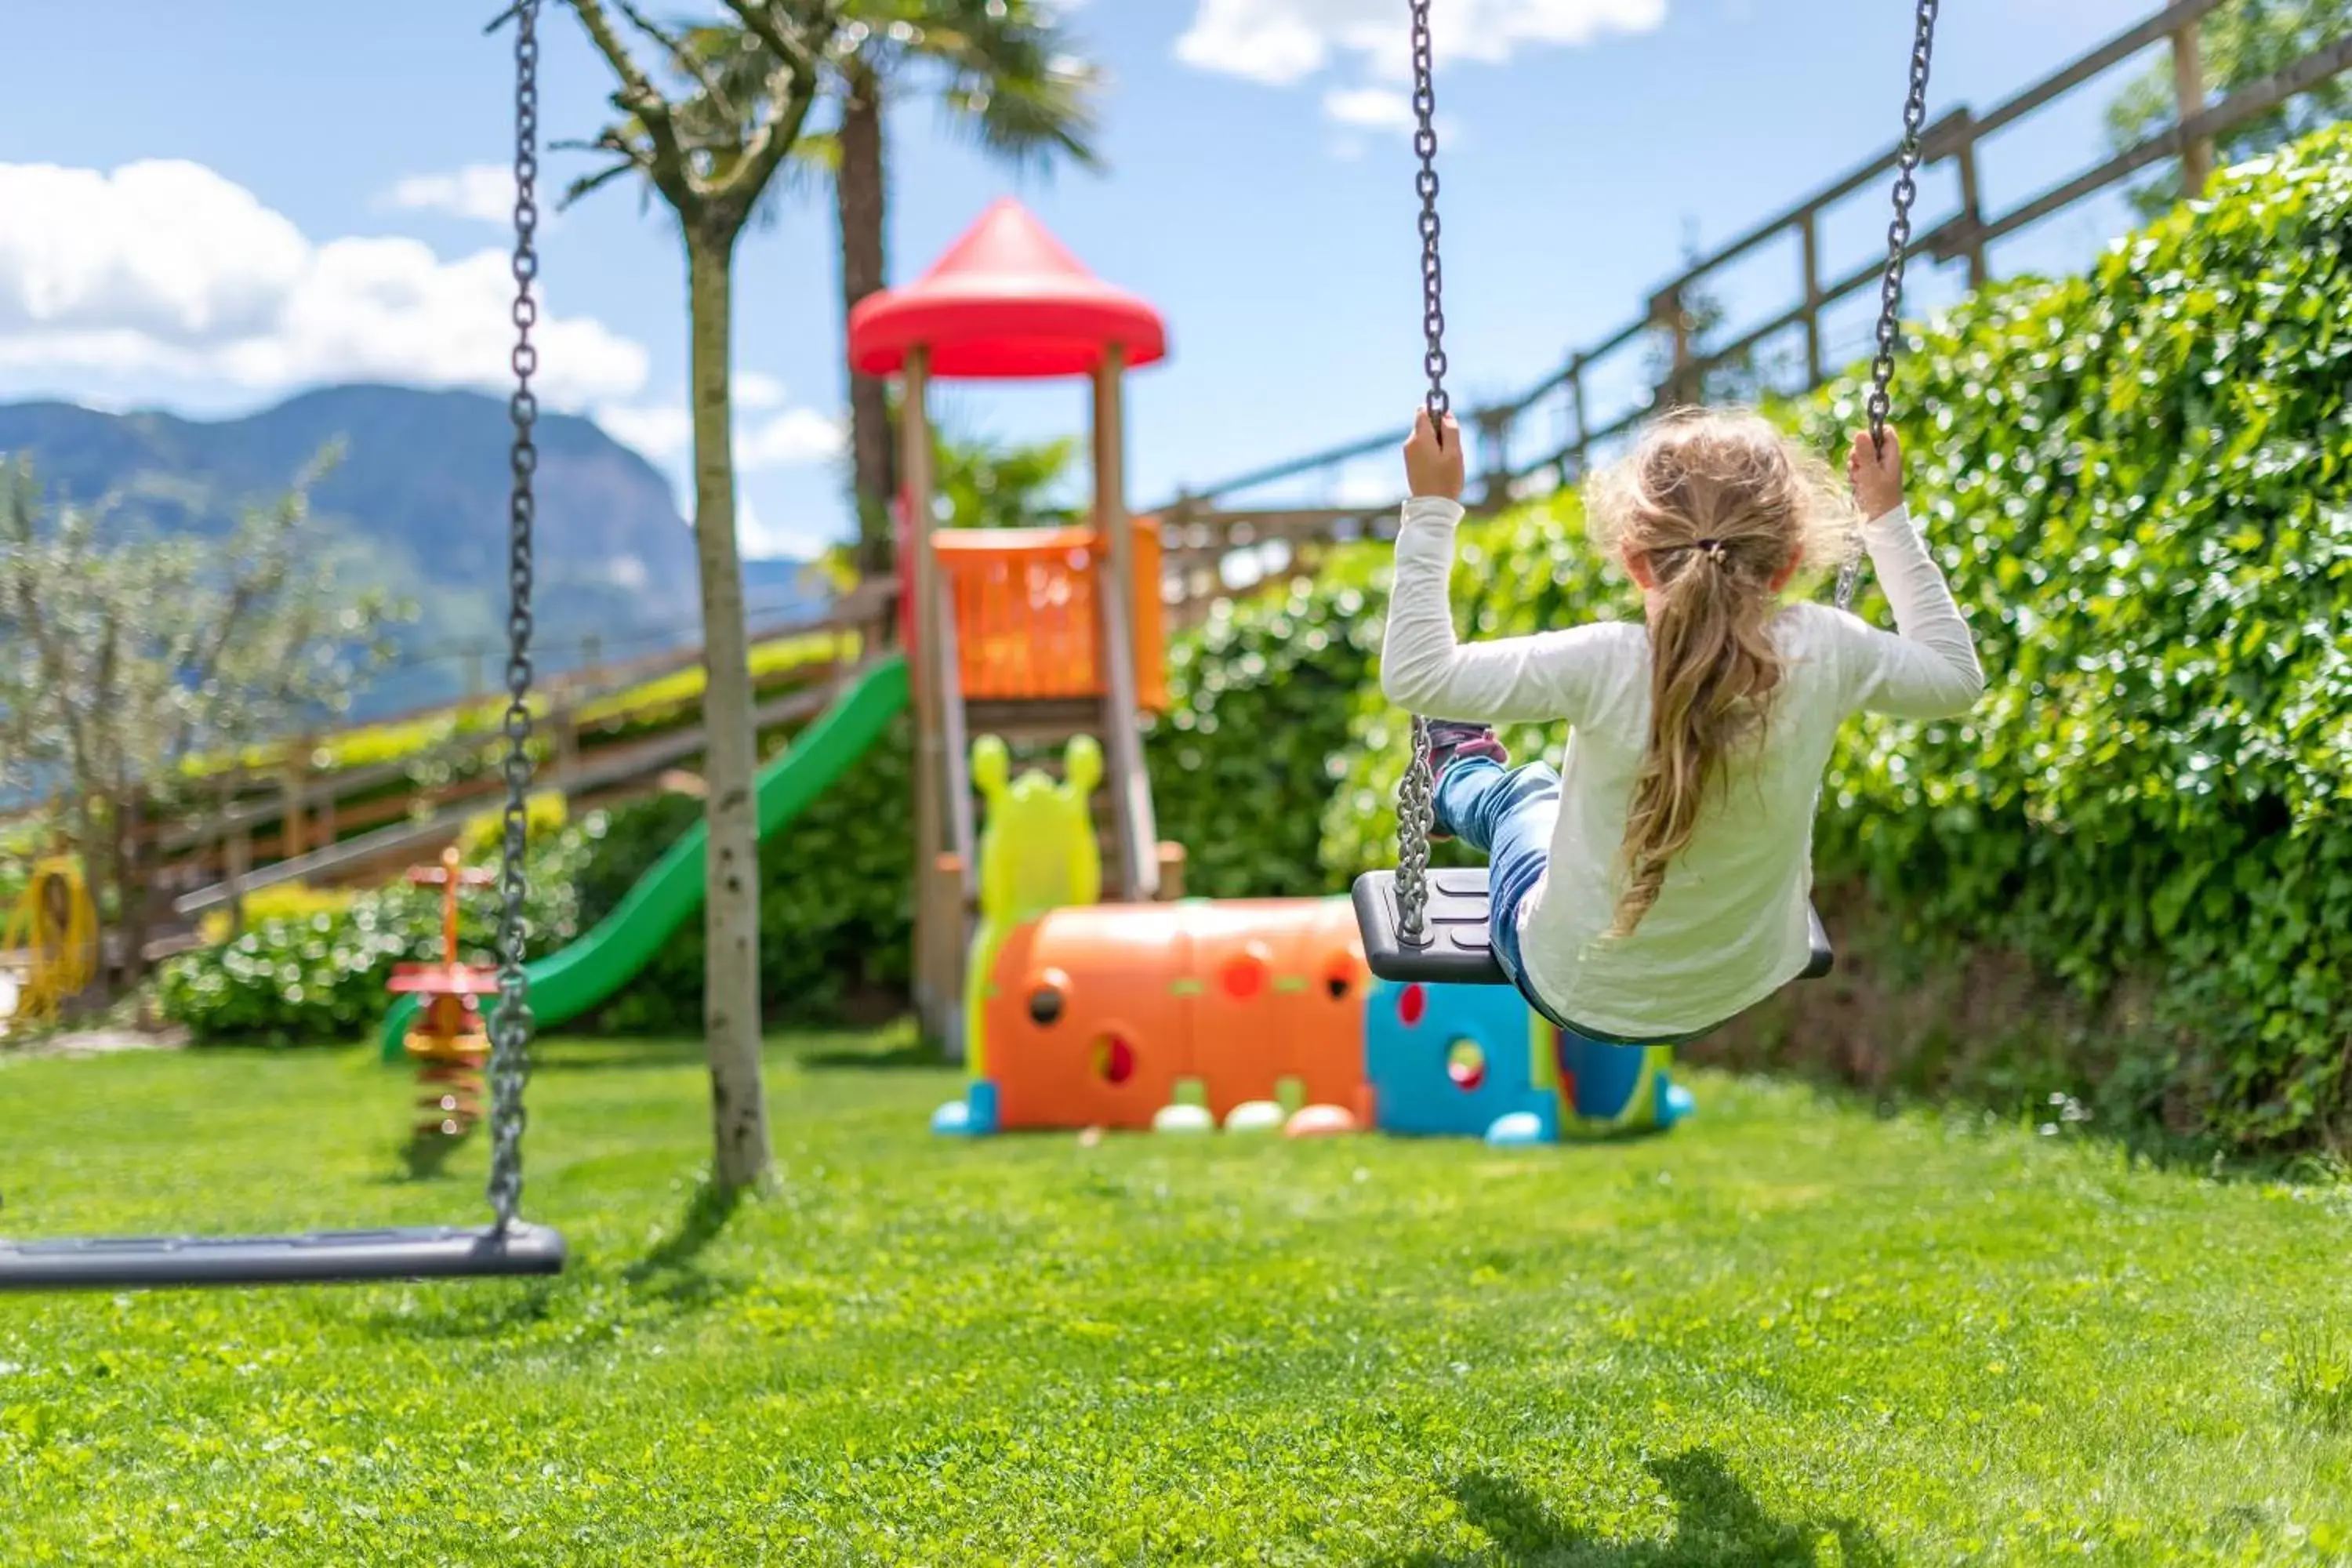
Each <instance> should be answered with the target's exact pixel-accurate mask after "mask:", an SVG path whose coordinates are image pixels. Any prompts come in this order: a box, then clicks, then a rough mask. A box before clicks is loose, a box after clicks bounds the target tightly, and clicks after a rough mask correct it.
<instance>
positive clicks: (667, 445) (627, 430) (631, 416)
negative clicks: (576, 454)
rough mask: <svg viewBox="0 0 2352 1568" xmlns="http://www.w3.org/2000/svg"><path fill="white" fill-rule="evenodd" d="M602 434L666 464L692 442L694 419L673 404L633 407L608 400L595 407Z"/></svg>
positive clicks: (692, 443) (691, 444)
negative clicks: (602, 429)
mask: <svg viewBox="0 0 2352 1568" xmlns="http://www.w3.org/2000/svg"><path fill="white" fill-rule="evenodd" d="M596 423H597V424H599V425H602V426H604V434H606V435H607V436H610V437H613V439H614V440H615V441H618V442H619V443H621V445H622V446H624V447H631V448H633V449H635V451H637V452H638V453H640V454H642V455H643V456H645V457H646V458H651V459H652V460H653V461H655V462H656V463H666V462H667V461H669V460H670V459H671V458H676V457H677V456H679V455H681V454H682V453H684V452H685V451H686V450H687V448H688V447H691V446H693V445H694V420H693V418H692V417H691V416H689V415H688V413H687V411H686V410H685V409H684V408H682V407H679V406H677V405H674V404H656V405H652V406H650V407H643V408H639V407H632V406H630V405H627V404H621V403H608V404H606V405H604V406H603V407H601V408H599V409H597V410H596Z"/></svg>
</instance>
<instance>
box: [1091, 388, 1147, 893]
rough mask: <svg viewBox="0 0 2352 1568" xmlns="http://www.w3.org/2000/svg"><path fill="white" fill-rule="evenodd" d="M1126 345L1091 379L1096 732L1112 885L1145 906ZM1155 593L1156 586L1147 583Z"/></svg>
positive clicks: (1144, 793) (1144, 816)
mask: <svg viewBox="0 0 2352 1568" xmlns="http://www.w3.org/2000/svg"><path fill="white" fill-rule="evenodd" d="M1126 374H1127V346H1126V345H1125V344H1124V343H1110V344H1108V345H1106V346H1105V348H1104V349H1103V356H1102V363H1100V364H1098V365H1097V366H1096V367H1095V374H1094V383H1095V386H1094V392H1095V397H1094V468H1095V531H1096V532H1097V534H1098V535H1099V536H1100V537H1101V539H1102V551H1103V568H1104V571H1105V574H1106V576H1107V580H1106V581H1105V582H1103V583H1102V584H1100V585H1099V587H1098V588H1097V592H1096V594H1095V603H1096V605H1097V606H1098V607H1099V610H1100V614H1101V616H1102V639H1103V660H1102V662H1103V674H1104V685H1105V686H1106V688H1107V690H1106V691H1105V693H1104V696H1105V698H1106V700H1107V701H1108V715H1107V717H1106V719H1105V721H1104V724H1103V729H1104V731H1105V737H1104V738H1105V739H1106V740H1108V742H1109V744H1110V764H1111V767H1110V776H1111V780H1112V788H1113V789H1114V790H1115V791H1116V792H1117V793H1116V797H1115V798H1114V799H1113V801H1112V803H1111V804H1112V808H1113V809H1114V810H1115V811H1117V812H1118V847H1119V858H1120V859H1121V861H1122V862H1123V864H1121V865H1120V867H1119V868H1118V879H1117V880H1116V882H1115V883H1114V884H1113V885H1114V886H1116V887H1117V888H1118V889H1119V894H1120V896H1121V897H1122V898H1125V899H1127V900H1129V901H1131V902H1136V903H1145V902H1149V901H1150V900H1152V899H1153V898H1155V897H1157V896H1158V894H1159V891H1160V857H1159V854H1158V847H1159V843H1160V830H1159V827H1158V826H1157V825H1156V824H1155V823H1154V822H1153V821H1152V815H1151V782H1150V777H1149V775H1147V774H1146V773H1144V771H1143V738H1142V737H1141V736H1140V735H1139V734H1138V733H1137V732H1136V708H1135V638H1134V632H1133V627H1132V626H1130V625H1129V611H1130V606H1132V605H1133V604H1134V603H1135V528H1134V525H1133V524H1132V523H1130V522H1129V521H1128V516H1127V484H1126V470H1127V453H1126V444H1127V443H1126V429H1125V415H1124V408H1123V401H1122V398H1121V395H1120V393H1121V384H1122V382H1123V380H1124V379H1125V377H1126ZM1152 586H1153V589H1154V591H1155V592H1156V591H1157V590H1158V587H1159V584H1153V585H1152Z"/></svg>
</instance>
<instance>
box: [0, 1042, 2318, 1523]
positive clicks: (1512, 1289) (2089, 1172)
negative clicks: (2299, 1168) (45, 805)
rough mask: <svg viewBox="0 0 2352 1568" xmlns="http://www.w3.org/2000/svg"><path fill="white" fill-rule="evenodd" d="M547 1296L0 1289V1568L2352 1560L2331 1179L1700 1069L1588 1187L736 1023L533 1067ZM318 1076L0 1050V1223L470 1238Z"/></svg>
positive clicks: (215, 1063) (1519, 1164)
mask: <svg viewBox="0 0 2352 1568" xmlns="http://www.w3.org/2000/svg"><path fill="white" fill-rule="evenodd" d="M547 1055H548V1058H549V1065H548V1068H547V1070H546V1071H544V1072H543V1073H542V1075H541V1078H540V1079H539V1080H538V1081H537V1082H536V1083H535V1084H534V1086H533V1092H532V1120H531V1123H530V1142H529V1153H530V1183H529V1187H528V1190H527V1194H526V1207H527V1209H528V1211H529V1212H530V1214H531V1215H534V1216H535V1217H538V1218H541V1219H545V1220H548V1221H551V1222H553V1223H556V1224H558V1225H560V1226H562V1228H563V1229H564V1230H565V1231H566V1232H567V1233H568V1234H569V1235H570V1237H571V1239H572V1247H573V1258H574V1262H573V1266H572V1270H571V1272H570V1273H569V1274H568V1275H566V1276H565V1277H563V1278H562V1279H557V1280H550V1281H535V1282H496V1283H485V1284H473V1285H433V1286H414V1287H410V1286H401V1287H390V1286H386V1287H367V1288H362V1289H311V1290H287V1291H278V1292H271V1293H237V1294H227V1293H173V1294H157V1295H147V1296H127V1295H126V1296H121V1297H110V1296H105V1295H99V1296H87V1297H43V1298H5V1297H0V1562H5V1563H7V1564H10V1565H11V1568H13V1565H15V1564H18V1563H50V1562H57V1563H159V1564H160V1563H173V1564H176V1563H240V1564H242V1563H334V1564H360V1563H463V1564H531V1565H534V1568H537V1565H541V1564H555V1563H630V1564H635V1563H730V1564H732V1563H779V1564H782V1563H790V1564H811V1565H814V1564H832V1563H921V1564H938V1565H961V1564H978V1563H1000V1562H1010V1563H1318V1564H1319V1563H1367V1564H1381V1565H1383V1568H1405V1565H1408V1564H1413V1565H1424V1568H1432V1565H1437V1564H1473V1563H1478V1564H1486V1563H1493V1564H1504V1563H1508V1564H1551V1563H1559V1564H1593V1565H1609V1568H1636V1565H1638V1568H1664V1565H1666V1564H1676V1563H1684V1564H1697V1563H1723V1564H1751V1563H1755V1564H1764V1563H1770V1564H1782V1563H1785V1564H1832V1563H1846V1564H1853V1563H1960V1562H1966V1563H2054V1562H2067V1563H2078V1562H2093V1563H2343V1562H2347V1561H2352V1379H2347V1372H2352V1365H2347V1363H2352V1300H2347V1283H2346V1281H2347V1234H2348V1233H2352V1194H2347V1191H2346V1189H2344V1188H2343V1187H2340V1186H2337V1187H2328V1186H2315V1185H2304V1186H2284V1185H2276V1186H2274V1185H2264V1184H2256V1183H2251V1182H2248V1183H2215V1182H2210V1181H2206V1180H2201V1179H2199V1178H2198V1177H2196V1176H2194V1175H2189V1174H2182V1173H2167V1172H2160V1171H2155V1170H2151V1169H2147V1168H2146V1167H2144V1166H2143V1167H2137V1168H2135V1167H2134V1166H2132V1165H2131V1164H2130V1163H2128V1162H2126V1160H2125V1159H2124V1157H2123V1156H2121V1155H2119V1154H2118V1153H2117V1152H2116V1151H2115V1150H2114V1149H2113V1148H2112V1147H2108V1146H2105V1145H2103V1144H2101V1143H2098V1142H2095V1141H2091V1140H2088V1139H2084V1138H2080V1137H2075V1136H2071V1135H2067V1136H2041V1135H2037V1134H2036V1133H2035V1132H2034V1131H2032V1129H2011V1128H2008V1127H1999V1128H1987V1127H1985V1126H1984V1125H1982V1124H1981V1123H1980V1122H1978V1121H1974V1120H1972V1119H1966V1118H1958V1117H1953V1118H1946V1119H1939V1118H1937V1117H1935V1116H1932V1115H1912V1116H1906V1117H1903V1118H1900V1119H1895V1120H1880V1119H1876V1118H1874V1117H1872V1116H1869V1115H1867V1114H1864V1113H1861V1112H1857V1111H1855V1110H1850V1109H1845V1108H1842V1107H1839V1106H1835V1105H1832V1104H1827V1103H1824V1102H1822V1101H1821V1100H1817V1099H1816V1098H1815V1097H1814V1096H1813V1095H1811V1093H1809V1092H1808V1091H1805V1090H1803V1089H1795V1088H1790V1087H1783V1086H1775V1085H1769V1084H1758V1083H1754V1082H1740V1081H1733V1080H1729V1079H1719V1078H1712V1077H1705V1076H1702V1077H1700V1078H1698V1079H1696V1089H1697V1093H1698V1096H1699V1101H1700V1107H1701V1112H1700V1118H1699V1120H1697V1121H1695V1122H1693V1123H1692V1124H1690V1125H1689V1126H1687V1127H1685V1128H1683V1129H1681V1130H1678V1131H1676V1132H1675V1133H1674V1134H1673V1135H1672V1136H1670V1137H1668V1138H1665V1139H1663V1140H1658V1141H1654V1142H1643V1143H1638V1144H1633V1145H1622V1146H1615V1147H1606V1148H1570V1149H1558V1150H1543V1151H1513V1152H1501V1151H1491V1150H1488V1149H1486V1148H1485V1147H1483V1146H1481V1145H1476V1144H1469V1143H1437V1142H1397V1141H1390V1140H1383V1139H1377V1138H1365V1139H1355V1140H1347V1141H1341V1142H1324V1143H1307V1144H1289V1143H1284V1142H1261V1143H1255V1144H1251V1143H1236V1142H1228V1141H1224V1140H1222V1139H1220V1140H1216V1141H1205V1140H1204V1141H1198V1142H1186V1141H1173V1140H1154V1139H1151V1138H1150V1137H1115V1138H1111V1139H1108V1140H1107V1141H1105V1142H1102V1143H1101V1144H1100V1145H1098V1146H1097V1147H1094V1148H1084V1147H1081V1146H1080V1145H1079V1143H1078V1142H1077V1141H1076V1139H1075V1138H1074V1137H1071V1136H1068V1135H1061V1134H1056V1135H1040V1136H1033V1137H1022V1138H1008V1139H1003V1140H1000V1141H995V1142H983V1143H979V1144H969V1143H955V1142H944V1141H937V1140H934V1139H932V1138H931V1137H930V1136H929V1134H928V1133H927V1132H926V1131H924V1121H925V1117H926V1114H927V1112H928V1111H929V1109H930V1107H931V1106H932V1105H933V1104H935V1103H936V1102H937V1101H939V1100H941V1099H943V1098H945V1097H947V1096H948V1095H949V1094H950V1092H951V1090H952V1088H953V1080H952V1079H951V1078H950V1075H948V1074H946V1073H944V1072H942V1071H940V1070H938V1069H936V1068H929V1067H923V1066H919V1065H908V1055H909V1053H908V1052H906V1051H904V1050H903V1049H900V1048H897V1041H896V1040H895V1039H894V1037H888V1036H883V1037H870V1038H859V1039H825V1040H802V1041H793V1042H783V1043H780V1044H779V1046H778V1047H777V1048H776V1050H775V1052H774V1054H773V1056H772V1077H771V1079H770V1087H771V1090H772V1100H773V1106H774V1112H775V1137H776V1148H777V1154H778V1159H779V1164H780V1167H781V1169H780V1181H779V1184H778V1185H777V1188H776V1190H775V1191H774V1192H773V1193H772V1194H770V1195H768V1196H766V1197H764V1198H762V1199H761V1200H758V1201H755V1202H751V1203H747V1204H746V1205H743V1206H742V1207H741V1208H740V1209H739V1210H738V1211H737V1212H735V1213H734V1214H732V1215H717V1214H714V1213H713V1212H712V1211H711V1209H710V1207H709V1205H705V1204H701V1203H698V1200H697V1190H696V1185H695V1184H696V1177H697V1173H698V1170H699V1168H700V1163H701V1161H702V1158H703V1154H704V1152H705V1150H704V1139H705V1122H704V1115H705V1112H704V1093H705V1089H704V1085H703V1082H702V1080H701V1079H700V1078H699V1077H698V1073H697V1072H696V1071H695V1069H694V1068H693V1067H692V1066H691V1064H690V1063H689V1062H688V1061H687V1060H686V1059H685V1058H684V1057H683V1056H682V1053H681V1050H680V1049H672V1048H667V1047H644V1046H626V1045H623V1046H606V1045H596V1046H583V1045H576V1044H558V1045H556V1046H554V1047H551V1048H550V1050H549V1051H548V1053H547ZM0 1107H5V1109H0V1173H5V1189H6V1190H5V1204H6V1206H5V1210H0V1225H5V1227H6V1228H8V1229H10V1230H11V1231H13V1232H16V1233H17V1234H27V1235H30V1234H61V1233H66V1232H71V1231H75V1230H81V1229H103V1230H131V1231H137V1230H147V1229H154V1228H206V1229H215V1230H226V1229H233V1228H277V1227H287V1226H330V1225H354V1224H372V1223H377V1222H395V1221H397V1222H421V1221H429V1220H434V1219H439V1218H447V1217H452V1216H455V1217H461V1218H463V1217H470V1216H472V1215H475V1214H476V1213H477V1212H478V1208H477V1205H478V1202H479V1198H478V1183H479V1174H480V1164H481V1151H480V1150H479V1149H478V1148H476V1149H474V1150H472V1151H469V1152H468V1154H467V1157H464V1158H461V1160H460V1161H459V1162H458V1163H457V1167H456V1168H455V1169H453V1170H452V1172H451V1173H449V1174H447V1175H446V1176H445V1177H442V1178H439V1179H436V1180H433V1181H429V1182H425V1183H414V1182H410V1181H407V1180H405V1179H404V1178H403V1177H402V1176H401V1175H399V1174H398V1172H399V1165H398V1163H397V1161H396V1159H395V1157H394V1149H395V1146H396V1143H397V1139H398V1135H399V1131H400V1129H401V1127H402V1126H403V1124H404V1114H405V1106H404V1082H403V1080H402V1079H399V1078H398V1077H397V1076H396V1075H394V1074H390V1073H387V1072H384V1071H383V1070H382V1069H378V1068H373V1067H372V1066H370V1065H368V1064H366V1063H365V1062H364V1061H363V1060H362V1059H361V1058H360V1057H359V1055H358V1054H357V1053H354V1052H342V1053H337V1054H334V1055H298V1054H289V1055H281V1056H252V1055H205V1054H200V1053H199V1054H186V1055H143V1056H136V1057H114V1058H100V1059H96V1060H89V1061H57V1060H50V1061H33V1062H16V1063H5V1064H0Z"/></svg>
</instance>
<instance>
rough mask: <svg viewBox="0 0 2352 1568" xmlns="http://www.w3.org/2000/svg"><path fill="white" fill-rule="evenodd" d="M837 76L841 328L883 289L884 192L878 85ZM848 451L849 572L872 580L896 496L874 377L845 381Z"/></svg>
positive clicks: (849, 73)
mask: <svg viewBox="0 0 2352 1568" xmlns="http://www.w3.org/2000/svg"><path fill="white" fill-rule="evenodd" d="M845 77H846V83H845V89H844V92H843V101H842V108H841V132H840V139H841V167H840V170H839V171H838V172H837V173H836V174H835V176H834V200H835V204H836V205H837V206H838V207H839V209H840V223H841V310H842V319H843V321H845V322H846V321H847V320H848V316H849V312H850V311H851V310H855V309H856V307H857V303H858V301H859V300H863V299H865V298H866V296H867V295H869V294H875V293H878V292H880V291H881V290H882V289H884V288H886V287H887V286H888V282H889V268H888V266H887V262H886V260H885V258H884V250H883V243H884V242H883V225H884V223H885V221H886V219H887V216H888V205H889V191H888V186H887V180H886V177H885V174H884V170H883V166H882V84H881V83H880V82H879V81H878V80H877V79H876V78H875V76H874V73H873V72H872V71H871V70H868V69H866V68H865V67H863V66H862V65H859V64H857V63H856V62H855V61H853V62H851V64H850V65H849V66H848V68H847V69H846V71H845ZM849 449H850V455H851V458H852V460H853V463H854V465H855V467H854V471H855V473H856V481H855V482H856V501H857V570H858V572H859V573H860V574H862V575H865V576H867V577H878V576H881V575H883V574H886V573H887V572H888V571H889V570H890V557H891V548H890V499H891V498H892V497H893V496H895V495H896V494H898V444H897V443H896V442H895V441H893V440H892V439H891V433H890V395H889V387H888V384H887V383H886V382H884V381H883V379H882V378H881V377H879V376H872V375H858V374H856V373H854V372H853V373H852V374H851V375H850V378H849Z"/></svg>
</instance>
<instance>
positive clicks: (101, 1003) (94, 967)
mask: <svg viewBox="0 0 2352 1568" xmlns="http://www.w3.org/2000/svg"><path fill="white" fill-rule="evenodd" d="M113 816H114V814H113V812H112V811H110V810H108V809H106V806H105V802H104V801H103V800H101V799H100V795H99V793H98V791H97V789H96V788H95V787H92V786H90V785H85V786H84V787H83V788H82V789H81V790H79V792H78V794H77V798H76V799H75V801H74V832H75V837H77V838H78V839H79V841H80V846H81V879H82V886H83V888H84V889H87V890H88V892H89V901H90V907H91V908H92V909H93V910H95V911H96V912H97V915H98V923H99V927H100V932H101V933H103V931H104V929H105V924H106V895H107V891H108V889H110V887H111V886H112V885H113V876H114V864H113V862H114V857H113V856H112V855H110V854H109V853H108V852H107V849H108V846H109V845H110V842H111V836H112V834H113V832H114V824H113V820H112V818H113ZM97 959H98V962H96V963H93V964H91V965H90V968H89V988H88V989H86V990H84V991H83V992H82V994H81V995H80V996H79V998H78V999H77V1000H78V1002H79V1009H80V1010H82V1011H85V1012H91V1013H95V1012H101V1011H103V1010H104V1009H105V1007H106V1005H107V1004H108V1003H110V1002H111V1001H112V1000H113V999H114V987H113V985H112V984H110V977H109V976H108V974H107V972H106V938H105V936H104V935H103V934H100V937H99V942H98V954H97Z"/></svg>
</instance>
